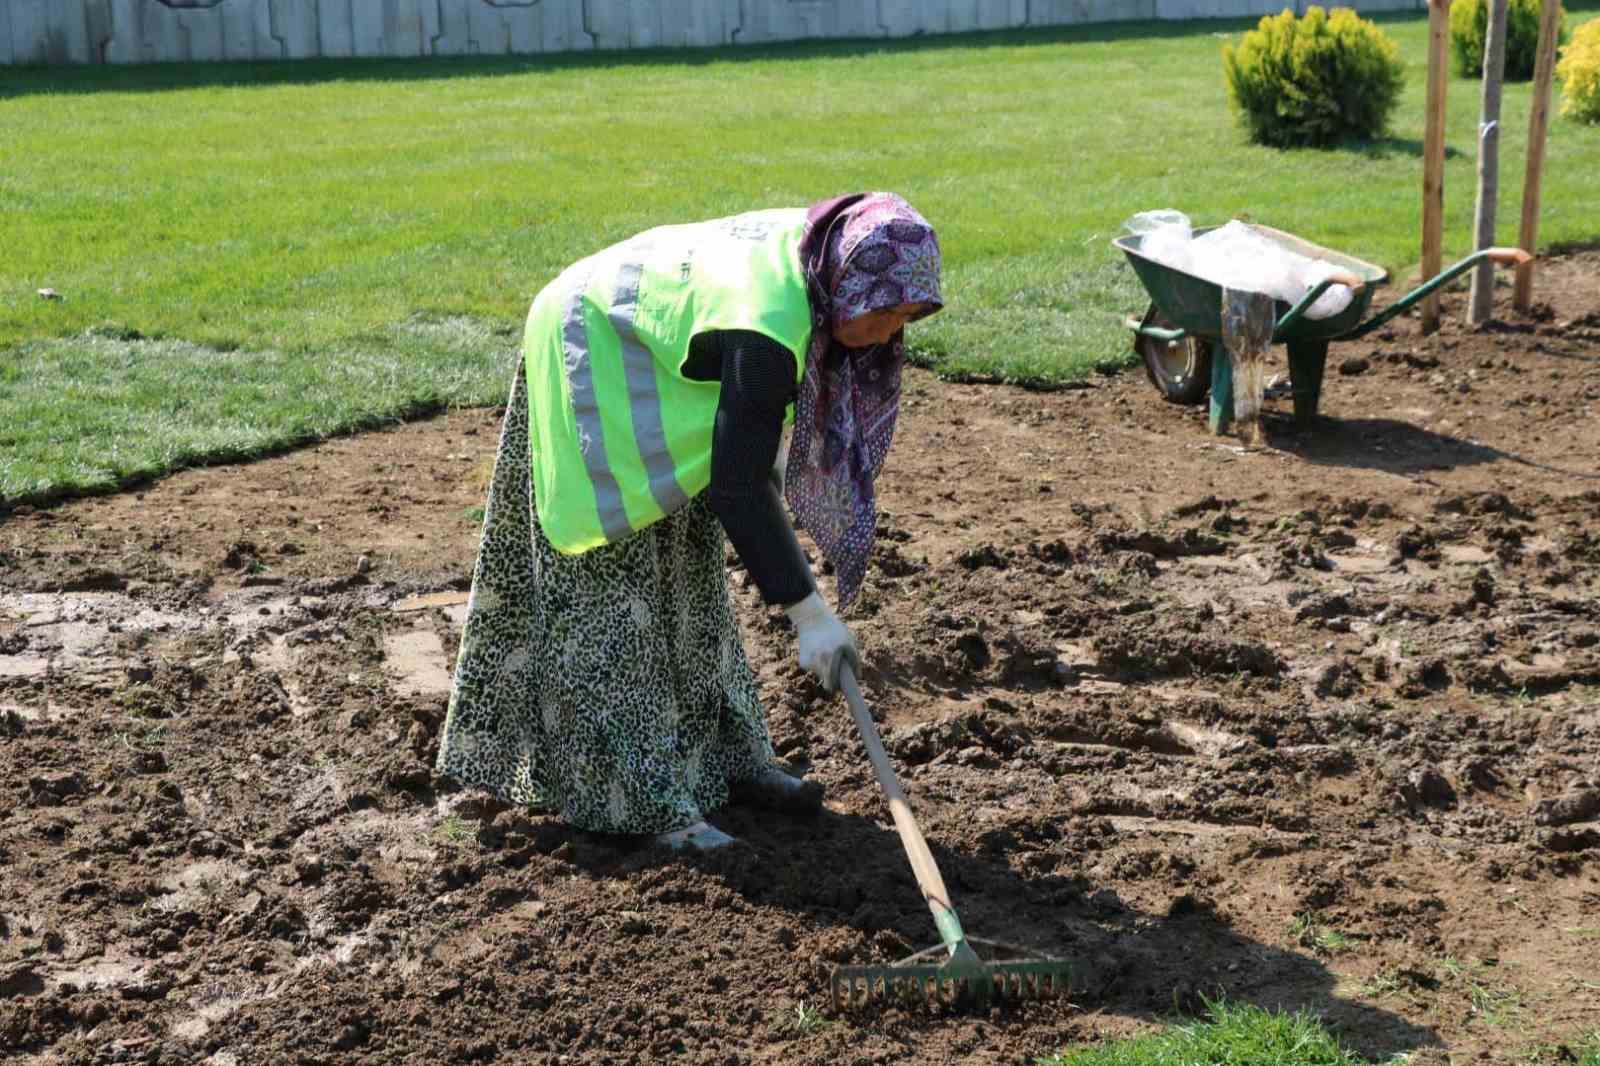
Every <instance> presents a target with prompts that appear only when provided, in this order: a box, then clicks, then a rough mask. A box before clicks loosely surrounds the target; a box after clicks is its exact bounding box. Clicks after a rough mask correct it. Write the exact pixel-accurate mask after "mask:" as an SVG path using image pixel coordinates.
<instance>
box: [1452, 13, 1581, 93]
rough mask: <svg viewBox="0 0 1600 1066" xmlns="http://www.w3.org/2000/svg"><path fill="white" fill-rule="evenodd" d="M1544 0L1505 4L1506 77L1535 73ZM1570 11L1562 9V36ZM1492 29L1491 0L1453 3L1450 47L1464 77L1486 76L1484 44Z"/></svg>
mask: <svg viewBox="0 0 1600 1066" xmlns="http://www.w3.org/2000/svg"><path fill="white" fill-rule="evenodd" d="M1543 7H1544V2H1543V0H1510V2H1509V3H1507V4H1506V80H1507V81H1527V80H1528V79H1529V78H1531V77H1533V61H1534V59H1535V58H1536V57H1537V56H1538V54H1539V13H1540V11H1541V9H1542V8H1543ZM1566 24H1567V13H1566V10H1565V9H1563V10H1562V12H1561V27H1562V28H1561V36H1562V39H1565V37H1566ZM1488 33H1489V0H1455V3H1454V4H1452V5H1451V6H1450V51H1451V52H1452V53H1454V55H1455V58H1456V63H1455V66H1456V73H1457V74H1459V75H1461V76H1462V77H1464V78H1481V77H1483V44H1484V38H1485V37H1486V36H1488Z"/></svg>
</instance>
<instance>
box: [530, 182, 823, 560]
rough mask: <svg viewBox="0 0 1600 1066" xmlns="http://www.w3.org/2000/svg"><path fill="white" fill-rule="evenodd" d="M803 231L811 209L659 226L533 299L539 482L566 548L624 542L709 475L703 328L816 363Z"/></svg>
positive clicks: (548, 516)
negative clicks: (695, 361) (808, 355)
mask: <svg viewBox="0 0 1600 1066" xmlns="http://www.w3.org/2000/svg"><path fill="white" fill-rule="evenodd" d="M804 229H805V211H804V209H786V210H773V211H755V212H750V213H748V214H743V215H735V216H733V217H731V218H723V219H716V220H714V221H711V222H700V223H693V224H690V225H682V226H661V227H658V228H656V229H652V230H647V231H645V232H644V233H641V234H639V235H638V236H636V237H633V238H631V239H629V240H627V241H624V242H623V243H621V244H617V245H613V246H612V247H610V248H607V249H606V250H604V251H602V252H598V253H596V254H594V255H592V256H589V257H588V258H587V259H583V260H581V261H579V262H577V263H575V264H573V265H572V266H570V267H568V268H567V269H566V270H565V271H563V272H562V274H561V276H560V277H558V278H556V280H555V281H553V282H551V283H550V284H549V285H547V286H546V287H545V288H544V289H543V290H542V291H541V292H540V293H539V295H538V296H537V297H535V298H534V301H533V307H532V309H531V310H530V311H529V312H528V325H527V331H526V333H525V334H524V339H523V358H524V360H525V361H526V368H527V382H528V415H529V426H528V429H529V438H530V441H531V448H532V456H531V459H532V470H533V490H534V499H535V501H536V504H537V507H538V513H539V524H540V525H541V526H542V527H543V529H544V534H545V536H546V537H548V538H549V540H550V543H551V544H552V545H553V546H554V547H555V548H556V550H557V551H561V552H565V553H567V554H577V553H579V552H584V551H587V550H589V549H590V548H595V547H598V546H600V545H602V544H609V543H612V542H614V541H617V540H621V539H622V538H623V537H626V536H628V535H629V534H631V533H634V532H637V531H638V530H641V529H643V528H645V527H646V526H648V525H650V524H651V523H652V522H655V521H657V520H659V519H661V518H663V517H665V516H666V515H669V514H671V513H672V512H674V511H676V510H677V509H678V508H680V507H682V506H684V504H686V503H688V502H689V500H690V499H692V498H693V497H694V496H696V495H697V494H699V493H700V492H702V491H703V490H704V489H705V488H706V486H707V485H709V484H710V483H711V434H712V429H713V425H714V423H715V420H716V412H717V399H718V395H719V393H720V392H721V383H720V382H717V381H693V380H690V379H689V378H686V377H684V374H683V364H684V360H685V359H686V358H687V357H688V354H689V342H690V341H691V340H692V339H693V338H694V337H695V335H696V334H699V333H706V332H710V331H713V330H725V329H738V330H753V331H755V332H757V333H761V334H764V335H766V336H767V337H770V338H771V339H772V340H774V341H776V342H777V343H779V344H781V345H783V346H784V347H785V348H788V349H789V350H790V351H792V352H794V353H795V369H796V375H797V380H798V376H799V375H801V374H803V373H804V369H805V358H804V353H805V350H806V345H807V343H808V342H809V340H810V338H811V308H810V304H809V301H808V300H807V298H806V283H805V275H804V272H803V271H802V269H801V266H800V255H799V246H800V238H801V235H802V233H803V232H804ZM793 417H794V415H793V408H792V407H791V409H790V411H789V412H788V413H787V415H786V419H792V418H793Z"/></svg>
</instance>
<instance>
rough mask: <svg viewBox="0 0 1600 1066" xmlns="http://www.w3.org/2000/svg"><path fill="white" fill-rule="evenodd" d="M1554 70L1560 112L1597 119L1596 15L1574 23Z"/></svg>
mask: <svg viewBox="0 0 1600 1066" xmlns="http://www.w3.org/2000/svg"><path fill="white" fill-rule="evenodd" d="M1556 74H1557V75H1558V76H1559V77H1560V78H1561V113H1562V114H1563V115H1566V116H1567V117H1568V118H1573V119H1577V120H1578V121H1579V122H1600V19H1594V20H1592V21H1590V22H1586V23H1584V24H1583V25H1582V26H1579V27H1578V32H1577V33H1575V34H1573V35H1572V44H1570V45H1568V46H1567V48H1566V50H1565V51H1564V52H1562V54H1561V62H1560V63H1558V64H1557V65H1556Z"/></svg>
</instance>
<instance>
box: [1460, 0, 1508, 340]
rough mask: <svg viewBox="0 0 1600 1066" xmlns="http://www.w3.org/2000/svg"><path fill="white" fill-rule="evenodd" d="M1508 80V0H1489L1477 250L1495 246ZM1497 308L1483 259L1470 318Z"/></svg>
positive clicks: (1477, 321) (1489, 267) (1479, 319)
mask: <svg viewBox="0 0 1600 1066" xmlns="http://www.w3.org/2000/svg"><path fill="white" fill-rule="evenodd" d="M1505 80H1506V0H1490V4H1489V26H1488V36H1487V37H1486V38H1485V40H1484V51H1483V115H1482V118H1480V119H1479V120H1478V217H1477V222H1476V224H1475V225H1474V226H1473V232H1472V246H1473V248H1474V250H1476V251H1482V250H1483V249H1485V248H1493V247H1494V223H1495V213H1496V211H1497V210H1498V209H1499V205H1500V96H1501V88H1502V86H1503V85H1504V84H1505ZM1493 312H1494V264H1493V263H1491V262H1489V261H1488V260H1484V262H1482V263H1481V264H1479V266H1478V269H1477V271H1476V272H1474V274H1473V276H1472V300H1471V302H1470V303H1469V304H1468V307H1467V321H1468V322H1470V323H1472V324H1473V325H1474V326H1477V325H1482V324H1483V323H1485V322H1487V321H1489V316H1490V315H1491V314H1492V313H1493Z"/></svg>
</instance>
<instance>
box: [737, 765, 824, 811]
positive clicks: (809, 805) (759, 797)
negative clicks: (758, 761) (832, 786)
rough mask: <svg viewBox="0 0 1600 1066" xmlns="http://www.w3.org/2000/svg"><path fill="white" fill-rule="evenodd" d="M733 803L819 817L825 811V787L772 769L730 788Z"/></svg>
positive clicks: (773, 767)
mask: <svg viewBox="0 0 1600 1066" xmlns="http://www.w3.org/2000/svg"><path fill="white" fill-rule="evenodd" d="M730 791H731V792H732V794H733V799H734V802H736V803H748V804H751V805H753V806H756V807H765V808H767V809H768V810H773V811H783V812H785V813H787V814H816V813H817V812H818V811H820V810H822V786H821V785H819V784H817V783H816V782H815V781H806V780H803V779H801V778H798V777H794V776H793V775H790V774H786V773H784V772H783V771H782V770H780V769H778V768H777V767H776V766H769V767H767V768H766V769H765V770H763V771H761V773H759V774H757V775H756V776H755V777H753V778H751V779H750V780H748V781H735V782H734V783H733V784H732V786H731V787H730Z"/></svg>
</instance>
